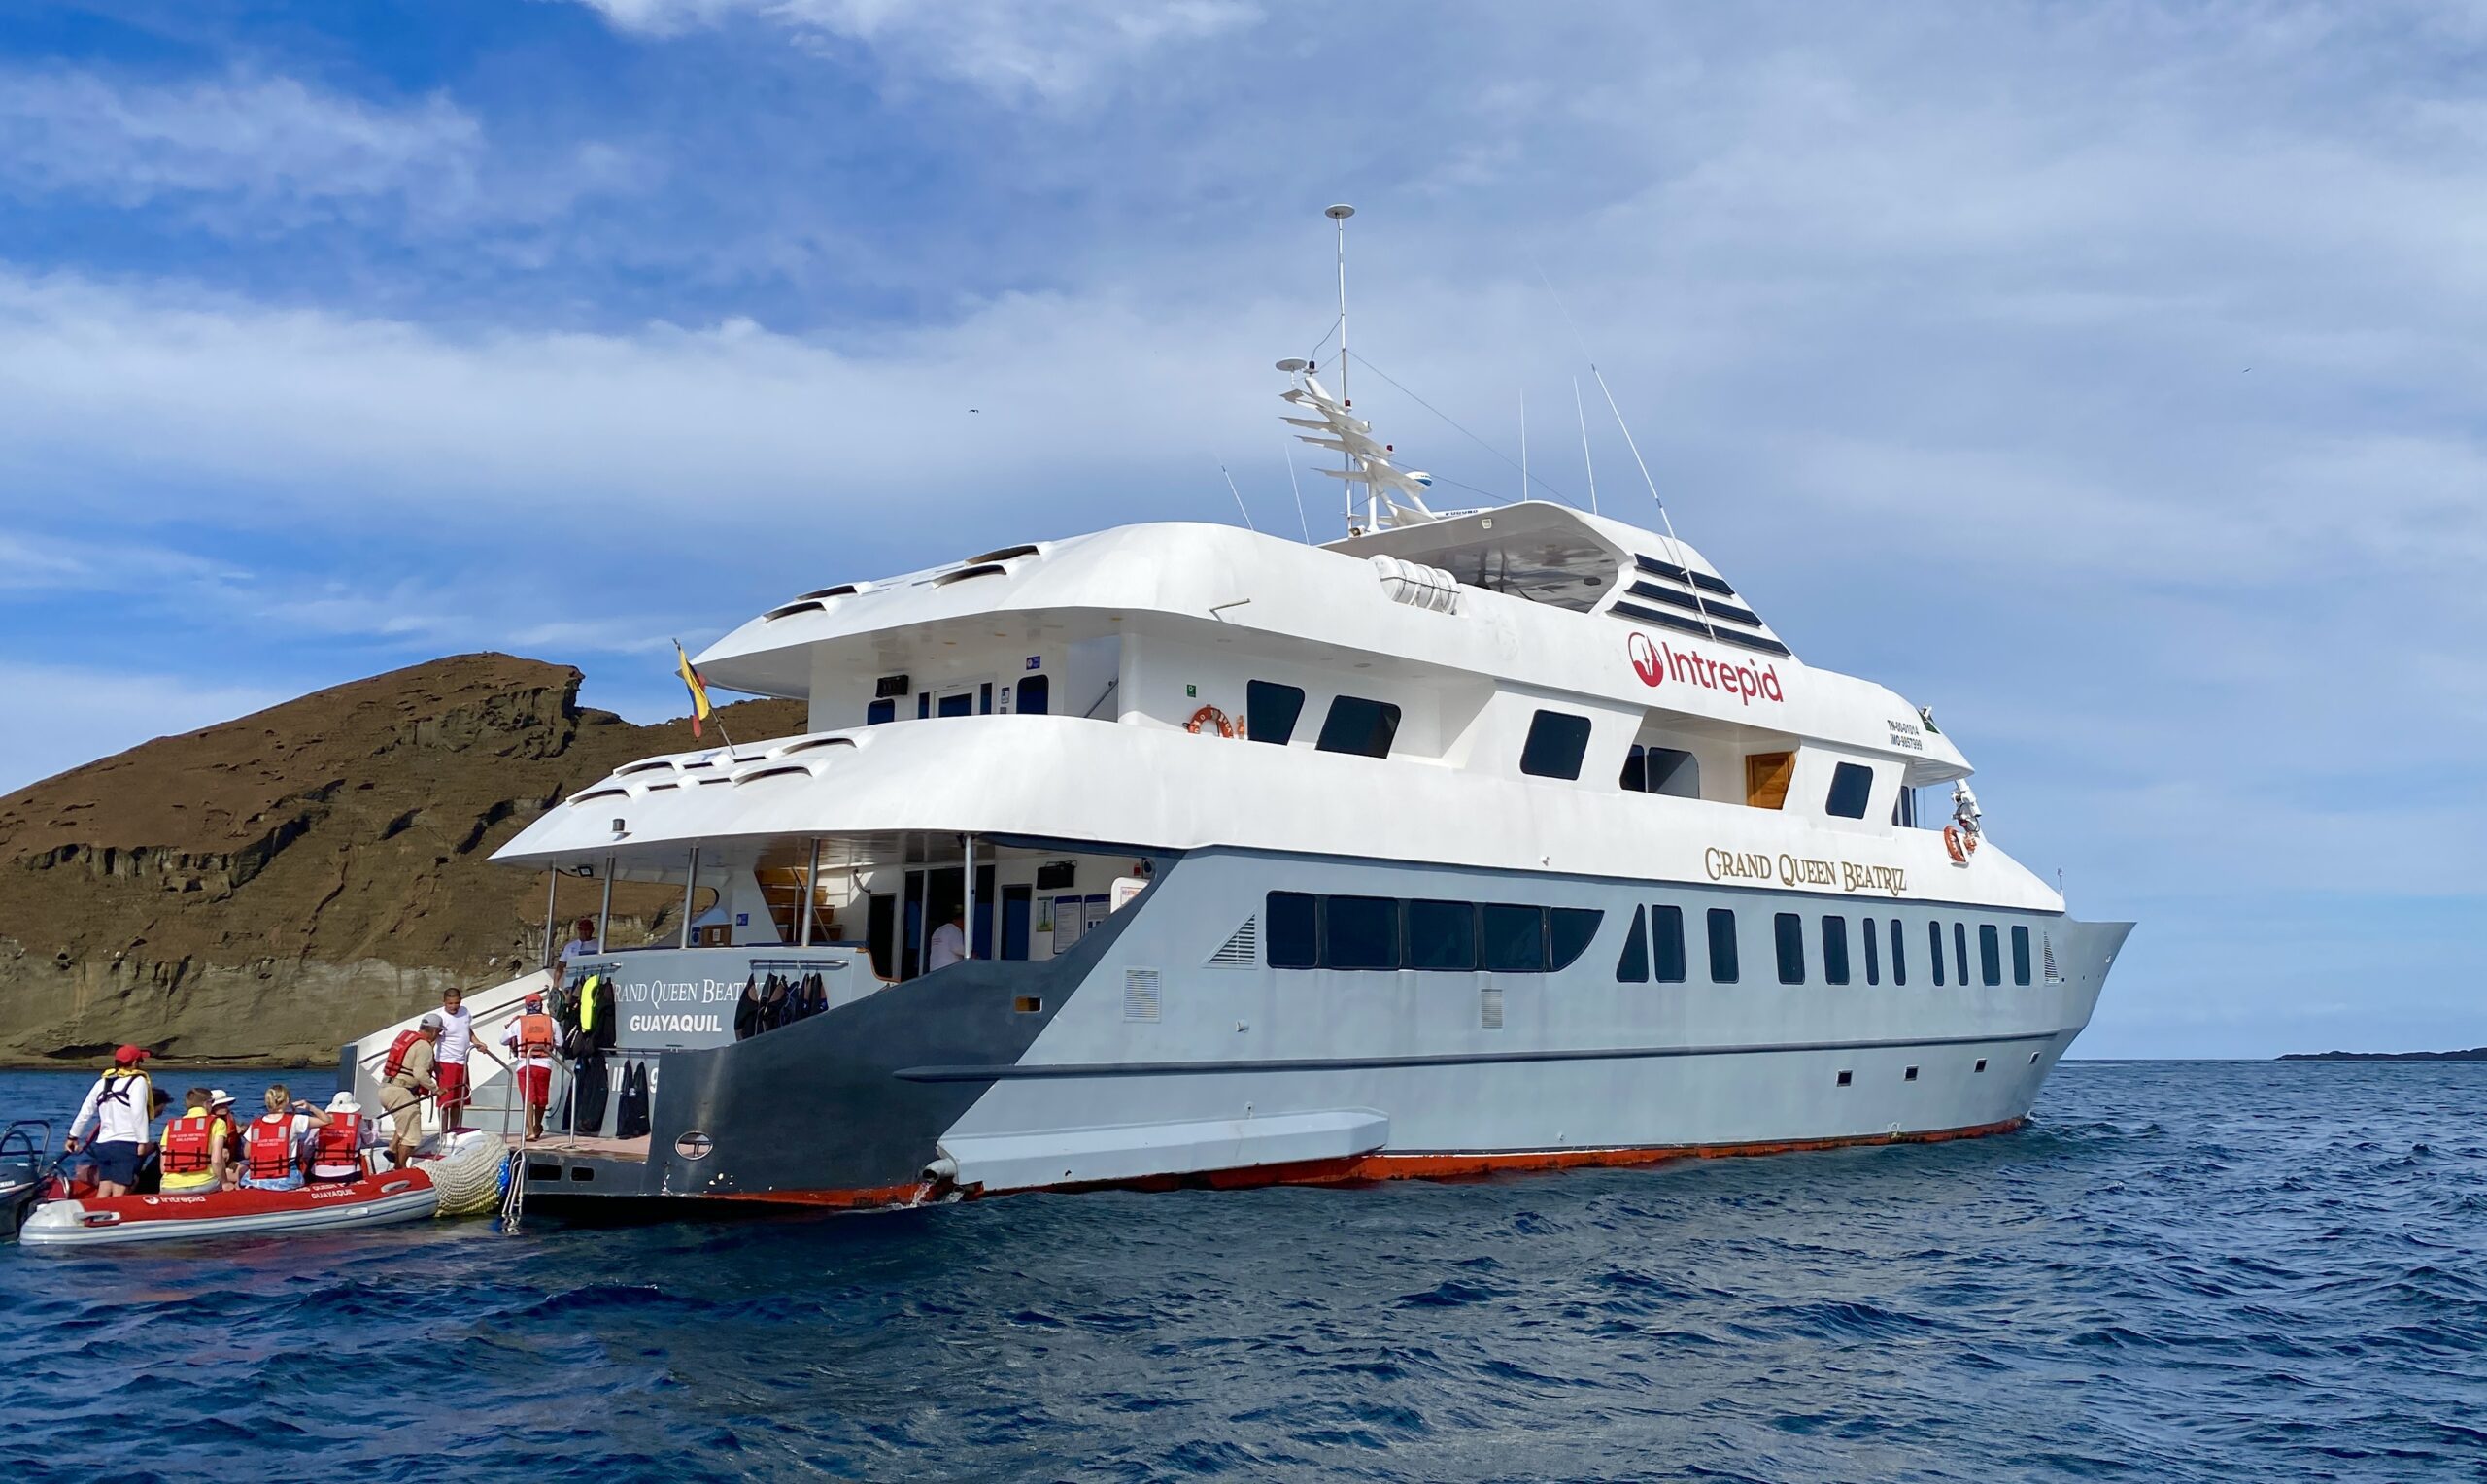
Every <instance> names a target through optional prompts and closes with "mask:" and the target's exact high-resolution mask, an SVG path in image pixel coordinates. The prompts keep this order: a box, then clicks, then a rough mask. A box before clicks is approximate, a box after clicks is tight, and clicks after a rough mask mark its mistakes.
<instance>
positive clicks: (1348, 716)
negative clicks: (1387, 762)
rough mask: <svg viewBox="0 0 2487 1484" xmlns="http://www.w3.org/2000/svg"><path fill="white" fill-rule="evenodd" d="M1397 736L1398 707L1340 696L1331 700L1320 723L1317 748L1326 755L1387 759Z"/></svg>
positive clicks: (1361, 698) (1359, 697)
mask: <svg viewBox="0 0 2487 1484" xmlns="http://www.w3.org/2000/svg"><path fill="white" fill-rule="evenodd" d="M1398 735H1399V708H1398V707H1396V706H1393V705H1391V704H1390V703H1389V702H1388V701H1375V700H1367V699H1365V698H1364V697H1363V696H1361V695H1341V696H1337V697H1334V698H1333V699H1332V700H1331V702H1330V714H1329V715H1328V716H1326V717H1324V718H1322V720H1321V741H1320V743H1319V746H1320V749H1321V751H1323V752H1325V753H1354V754H1356V755H1358V756H1360V757H1365V758H1387V757H1389V756H1390V743H1391V740H1392V739H1393V738H1395V737H1397V736H1398Z"/></svg>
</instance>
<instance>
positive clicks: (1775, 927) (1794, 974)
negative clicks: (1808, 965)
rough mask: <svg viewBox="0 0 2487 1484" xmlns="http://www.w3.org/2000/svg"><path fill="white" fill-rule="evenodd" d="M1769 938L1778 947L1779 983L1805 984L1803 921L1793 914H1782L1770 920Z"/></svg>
mask: <svg viewBox="0 0 2487 1484" xmlns="http://www.w3.org/2000/svg"><path fill="white" fill-rule="evenodd" d="M1770 932H1771V936H1772V937H1773V938H1774V939H1776V940H1777V942H1778V946H1779V982H1780V983H1781V984H1803V983H1804V982H1805V920H1804V919H1803V918H1801V917H1799V916H1797V915H1796V914H1795V913H1793V912H1782V913H1780V914H1778V915H1777V916H1775V917H1773V918H1772V919H1771V920H1770Z"/></svg>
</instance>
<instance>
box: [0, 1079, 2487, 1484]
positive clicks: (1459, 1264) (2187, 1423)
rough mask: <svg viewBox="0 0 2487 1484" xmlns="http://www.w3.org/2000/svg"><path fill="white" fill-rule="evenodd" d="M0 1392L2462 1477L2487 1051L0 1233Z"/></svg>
mask: <svg viewBox="0 0 2487 1484" xmlns="http://www.w3.org/2000/svg"><path fill="white" fill-rule="evenodd" d="M167 1080H168V1082H170V1083H172V1084H174V1085H177V1086H178V1085H180V1084H182V1083H184V1082H185V1081H186V1080H187V1079H185V1078H182V1077H179V1076H176V1077H173V1078H169V1079H167ZM227 1085H228V1086H230V1087H232V1088H234V1090H235V1091H237V1092H241V1093H244V1094H245V1097H244V1100H245V1102H246V1103H248V1102H249V1101H250V1100H251V1097H250V1096H249V1095H250V1094H251V1093H253V1092H255V1091H256V1088H257V1087H258V1086H259V1085H260V1084H259V1082H258V1081H257V1080H251V1079H242V1078H228V1079H227ZM294 1086H295V1090H296V1091H297V1092H307V1093H318V1094H324V1092H325V1091H326V1087H327V1084H326V1083H325V1081H324V1080H321V1079H317V1078H311V1077H305V1078H298V1079H295V1080H294ZM82 1090H83V1079H79V1078H69V1077H63V1076H60V1075H57V1074H51V1073H42V1074H10V1075H5V1076H0V1113H5V1114H7V1115H9V1116H23V1115H25V1114H29V1113H42V1112H54V1113H60V1114H64V1115H65V1113H66V1112H67V1111H68V1110H69V1109H70V1108H71V1107H72V1106H73V1105H74V1103H75V1101H76V1098H77V1096H78V1095H79V1093H80V1092H81V1091H82ZM0 1423H4V1424H5V1426H0V1463H5V1465H6V1466H7V1469H6V1477H7V1478H8V1479H9V1480H10V1481H11V1484H18V1481H22V1480H27V1479H44V1478H54V1477H57V1478H76V1479H93V1478H108V1479H112V1480H116V1481H132V1480H142V1479H150V1478H167V1479H263V1480H315V1479H316V1480H325V1479H351V1480H358V1481H372V1484H379V1481H389V1480H408V1481H422V1484H443V1481H460V1484H462V1481H472V1480H495V1479H523V1480H528V1481H530V1484H546V1481H553V1480H582V1481H596V1484H611V1481H621V1480H641V1479H661V1480H666V1481H681V1480H693V1479H742V1478H781V1477H789V1476H794V1475H798V1474H804V1473H811V1472H819V1473H826V1474H831V1475H840V1476H855V1477H866V1478H907V1479H1018V1478H1038V1479H1052V1478H1066V1479H1131V1480H1141V1479H1190V1478H1199V1477H1206V1476H1224V1477H1229V1478H1244V1479H1260V1478H1270V1477H1283V1478H1311V1477H1331V1476H1338V1477H1347V1478H1359V1479H1377V1480H1396V1479H1409V1480H1435V1479H1515V1480H1521V1479H1525V1480H1535V1479H1557V1478H1584V1479H1610V1478H1612V1479H1706V1480H1843V1481H1845V1480H1869V1479H1925V1480H1936V1479H1950V1480H1966V1481H1974V1484H1996V1481H2002V1480H2022V1479H2031V1480H2036V1479H2097V1478H2110V1479H2134V1480H2152V1481H2159V1480H2204V1481H2211V1480H2217V1481H2222V1484H2227V1481H2232V1480H2240V1479H2256V1480H2260V1479H2290V1480H2297V1479H2355V1480H2391V1481H2402V1480H2435V1479H2446V1480H2450V1479H2487V1063H2469V1064H2432V1065H2430V1064H2413V1063H2399V1064H2381V1065H2377V1064H2365V1065H2351V1064H2273V1063H2252V1062H2181V1063H2179V1062H2158V1063H2133V1062H2092V1063H2083V1062H2070V1063H2067V1064H2065V1065H2064V1066H2063V1067H2061V1069H2060V1070H2059V1071H2058V1073H2057V1074H2056V1076H2055V1078H2054V1080H2053V1081H2051V1082H2050V1083H2049V1084H2048V1086H2047V1090H2046V1093H2045V1095H2044V1096H2043V1097H2042V1098H2041V1100H2040V1102H2039V1105H2038V1110H2037V1115H2036V1118H2035V1120H2034V1122H2033V1123H2032V1124H2031V1125H2030V1127H2028V1128H2027V1129H2026V1130H2023V1131H2021V1132H2019V1133H2016V1134H2012V1135H2008V1136H2004V1137H1999V1138H1991V1139H1983V1140H1975V1141H1969V1142H1963V1143H1956V1144H1943V1145H1927V1146H1918V1147H1904V1148H1891V1149H1874V1150H1857V1151H1851V1152H1843V1153H1834V1154H1819V1155H1791V1156H1782V1157H1778V1158H1773V1159H1765V1160H1732V1161H1708V1162H1691V1163H1685V1164H1676V1165H1672V1166H1665V1167H1659V1168H1654V1169H1638V1170H1613V1171H1589V1172H1575V1173H1560V1174H1547V1175H1527V1176H1515V1177H1509V1178H1500V1179H1493V1180H1484V1181H1475V1182H1466V1183H1458V1184H1430V1183H1416V1182H1407V1183H1395V1184H1388V1185H1380V1186H1373V1187H1366V1188H1360V1189H1348V1190H1273V1191H1262V1192H1249V1193H1235V1194H1215V1193H1201V1194H1178V1195H1128V1196H1126V1195H1105V1196H1077V1197H1014V1198H1009V1199H1003V1200H993V1201H985V1202H978V1203H972V1204H968V1205H961V1206H952V1207H947V1208H942V1209H936V1210H927V1211H919V1212H911V1213H905V1214H900V1215H883V1216H864V1217H854V1216H849V1217H835V1216H830V1217H816V1216H809V1215H800V1216H769V1217H764V1218H759V1219H741V1220H718V1221H699V1222H682V1223H673V1224H662V1225H640V1226H624V1227H613V1226H601V1227H598V1226H564V1225H561V1224H558V1223H555V1222H553V1221H550V1220H546V1219H541V1218H538V1219H533V1220H530V1221H528V1223H526V1224H525V1227H524V1230H523V1231H520V1232H518V1233H517V1234H503V1233H501V1232H499V1231H496V1230H495V1229H494V1225H493V1224H492V1223H491V1222H473V1221H470V1222H463V1223H455V1224H451V1223H442V1224H436V1225H433V1226H428V1227H416V1228H408V1229H399V1230H396V1231H379V1232H369V1233H363V1234H359V1235H340V1236H331V1237H319V1238H308V1239H304V1238H295V1239H290V1240H282V1241H279V1240H274V1239H262V1240H257V1241H248V1242H244V1243H242V1244H238V1245H221V1246H215V1247H202V1248H193V1249H187V1250H182V1251H169V1250H165V1251H155V1252H148V1253H126V1252H125V1253H115V1254H110V1255H105V1254H86V1255H79V1256H72V1257H65V1258H64V1257H58V1256H45V1255H41V1254H36V1253H31V1252H25V1251H20V1250H17V1249H16V1248H14V1247H6V1246H0Z"/></svg>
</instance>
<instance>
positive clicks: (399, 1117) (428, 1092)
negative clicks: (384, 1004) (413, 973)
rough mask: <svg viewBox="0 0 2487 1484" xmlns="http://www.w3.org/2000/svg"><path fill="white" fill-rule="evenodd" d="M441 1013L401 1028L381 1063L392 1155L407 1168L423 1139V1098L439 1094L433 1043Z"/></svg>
mask: <svg viewBox="0 0 2487 1484" xmlns="http://www.w3.org/2000/svg"><path fill="white" fill-rule="evenodd" d="M440 1026H441V1021H440V1017H439V1016H438V1015H426V1016H425V1017H424V1018H423V1020H422V1021H421V1022H419V1023H418V1024H417V1025H416V1027H415V1029H412V1030H400V1031H398V1032H397V1039H396V1040H395V1041H393V1042H392V1043H390V1047H389V1059H388V1061H386V1062H383V1063H382V1064H381V1067H380V1106H381V1109H382V1111H384V1112H386V1113H387V1114H388V1115H389V1158H390V1160H391V1162H392V1163H393V1164H396V1165H397V1166H398V1167H399V1168H401V1169H402V1168H404V1167H405V1164H406V1162H407V1161H408V1160H410V1159H412V1158H413V1157H414V1153H415V1146H416V1145H417V1144H419V1143H421V1142H423V1133H424V1126H423V1120H424V1099H425V1098H426V1097H431V1096H438V1095H439V1093H440V1078H439V1075H438V1073H437V1071H436V1070H435V1068H436V1066H437V1064H438V1063H437V1062H434V1061H433V1058H432V1044H433V1043H434V1042H436V1041H438V1040H439V1039H440Z"/></svg>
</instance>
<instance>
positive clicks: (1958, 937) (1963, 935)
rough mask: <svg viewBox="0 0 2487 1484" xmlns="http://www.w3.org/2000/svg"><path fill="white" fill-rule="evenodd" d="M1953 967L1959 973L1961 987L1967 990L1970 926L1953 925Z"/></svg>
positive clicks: (1964, 924)
mask: <svg viewBox="0 0 2487 1484" xmlns="http://www.w3.org/2000/svg"><path fill="white" fill-rule="evenodd" d="M1952 967H1953V968H1954V969H1955V970H1957V971H1958V972H1959V980H1960V985H1961V987H1962V988H1963V989H1965V988H1967V987H1968V983H1969V925H1968V924H1966V923H1954V924H1953V925H1952Z"/></svg>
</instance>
